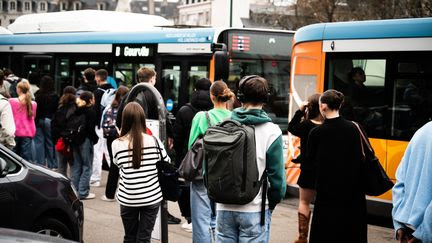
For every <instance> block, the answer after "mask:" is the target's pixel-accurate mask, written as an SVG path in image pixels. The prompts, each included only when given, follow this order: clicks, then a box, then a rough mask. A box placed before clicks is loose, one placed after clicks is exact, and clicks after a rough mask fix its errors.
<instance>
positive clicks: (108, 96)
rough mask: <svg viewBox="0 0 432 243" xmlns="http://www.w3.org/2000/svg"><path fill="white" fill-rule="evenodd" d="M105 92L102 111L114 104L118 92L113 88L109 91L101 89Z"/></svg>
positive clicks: (101, 103) (102, 99)
mask: <svg viewBox="0 0 432 243" xmlns="http://www.w3.org/2000/svg"><path fill="white" fill-rule="evenodd" d="M99 89H100V90H102V91H103V92H104V94H103V95H102V98H101V102H100V105H101V111H103V110H105V108H106V107H108V106H110V105H111V103H112V102H113V100H114V98H115V94H116V90H115V89H113V88H109V89H106V90H104V89H101V88H99Z"/></svg>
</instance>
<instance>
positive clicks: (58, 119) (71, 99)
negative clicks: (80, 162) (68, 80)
mask: <svg viewBox="0 0 432 243" xmlns="http://www.w3.org/2000/svg"><path fill="white" fill-rule="evenodd" d="M75 93H76V89H75V88H74V87H73V86H66V87H65V88H64V89H63V95H62V96H61V97H60V101H59V107H58V109H57V111H56V112H55V113H54V116H53V119H52V121H51V138H52V140H53V143H54V145H56V144H57V143H60V142H59V139H60V138H61V136H60V132H61V131H64V130H65V129H66V122H67V119H68V118H69V117H70V116H71V115H73V113H74V112H75V110H76V103H75V102H76V96H75ZM63 145H64V143H63ZM56 154H57V161H58V172H59V173H61V174H63V175H64V176H67V167H68V164H69V165H71V166H72V164H73V158H72V149H71V148H65V149H64V150H63V151H58V150H57V148H56Z"/></svg>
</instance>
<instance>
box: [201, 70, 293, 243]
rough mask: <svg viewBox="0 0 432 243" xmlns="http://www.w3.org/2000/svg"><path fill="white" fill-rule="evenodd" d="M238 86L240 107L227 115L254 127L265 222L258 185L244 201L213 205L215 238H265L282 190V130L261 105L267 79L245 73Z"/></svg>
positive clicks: (265, 94)
mask: <svg viewBox="0 0 432 243" xmlns="http://www.w3.org/2000/svg"><path fill="white" fill-rule="evenodd" d="M238 87H239V89H238V93H237V98H238V99H239V101H240V102H241V103H242V107H240V108H237V109H235V110H234V111H233V112H232V114H231V119H232V120H236V121H239V122H240V123H242V124H245V125H253V126H254V127H255V141H256V158H257V165H258V171H259V178H261V177H262V175H263V173H264V171H266V172H267V178H268V182H269V187H268V189H267V200H266V211H265V224H264V225H261V201H262V198H263V197H262V193H263V192H262V188H261V191H260V192H259V193H258V195H257V196H256V197H255V198H254V199H253V200H252V201H251V202H250V203H248V204H245V205H232V204H220V203H218V204H217V205H216V209H217V213H216V214H217V219H216V223H217V227H216V242H217V243H222V242H223V243H227V242H228V243H230V242H268V241H269V236H270V221H271V213H272V211H273V210H274V208H275V207H276V205H277V204H278V203H279V202H280V201H281V200H282V199H283V198H284V196H285V192H286V181H285V166H284V164H285V163H284V160H283V150H282V149H283V147H282V131H281V130H280V128H279V127H278V126H277V125H276V124H274V123H273V122H272V120H271V119H270V117H269V116H268V115H267V113H266V112H265V111H264V110H263V109H262V108H263V105H264V104H265V103H266V102H267V98H268V95H269V88H268V83H267V80H265V79H264V78H262V77H260V76H256V75H253V76H247V77H244V78H243V79H242V80H240V83H239V86H238ZM194 226H195V225H194Z"/></svg>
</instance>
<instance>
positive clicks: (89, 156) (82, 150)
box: [72, 138, 93, 199]
mask: <svg viewBox="0 0 432 243" xmlns="http://www.w3.org/2000/svg"><path fill="white" fill-rule="evenodd" d="M73 157H74V164H73V166H72V183H73V185H74V186H75V189H76V190H77V191H78V194H79V197H80V199H83V198H86V197H87V196H88V194H89V193H90V176H91V174H92V163H93V144H92V142H91V141H90V139H88V138H86V139H85V140H84V143H82V144H81V145H74V146H73Z"/></svg>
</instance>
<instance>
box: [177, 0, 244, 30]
mask: <svg viewBox="0 0 432 243" xmlns="http://www.w3.org/2000/svg"><path fill="white" fill-rule="evenodd" d="M231 6H232V10H231ZM178 11H179V19H178V24H182V25H199V26H213V27H229V26H232V27H243V23H242V18H249V0H183V1H182V3H181V4H180V5H179V6H178Z"/></svg>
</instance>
